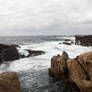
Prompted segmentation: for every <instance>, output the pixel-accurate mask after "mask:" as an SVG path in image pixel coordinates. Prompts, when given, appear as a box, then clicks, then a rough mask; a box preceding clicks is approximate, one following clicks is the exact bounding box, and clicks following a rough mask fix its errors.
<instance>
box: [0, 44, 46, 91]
mask: <svg viewBox="0 0 92 92" xmlns="http://www.w3.org/2000/svg"><path fill="white" fill-rule="evenodd" d="M23 52H24V53H23ZM25 53H27V54H26V55H25ZM44 53H45V52H44V51H39V50H30V49H26V50H25V49H21V47H20V46H18V45H5V44H0V64H1V63H3V62H10V61H15V60H18V59H21V58H28V57H33V56H38V55H42V54H44ZM0 92H21V87H20V82H19V78H18V75H17V73H16V72H8V73H5V74H0Z"/></svg>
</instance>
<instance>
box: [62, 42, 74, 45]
mask: <svg viewBox="0 0 92 92" xmlns="http://www.w3.org/2000/svg"><path fill="white" fill-rule="evenodd" d="M63 44H66V45H72V44H71V43H70V42H63Z"/></svg>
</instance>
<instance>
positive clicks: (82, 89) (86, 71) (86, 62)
mask: <svg viewBox="0 0 92 92" xmlns="http://www.w3.org/2000/svg"><path fill="white" fill-rule="evenodd" d="M59 60H60V61H59ZM48 71H49V75H50V76H51V77H54V78H56V79H57V78H58V80H62V81H63V82H64V83H66V84H68V85H69V86H70V87H71V89H72V92H75V91H77V92H92V82H91V81H92V52H88V53H84V54H81V55H80V56H77V57H76V58H74V59H69V57H68V54H67V53H66V52H63V54H62V56H60V57H58V56H54V57H53V58H52V59H51V68H49V69H48Z"/></svg>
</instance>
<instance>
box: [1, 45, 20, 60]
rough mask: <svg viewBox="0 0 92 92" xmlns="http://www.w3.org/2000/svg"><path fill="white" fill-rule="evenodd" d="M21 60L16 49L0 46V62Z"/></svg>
mask: <svg viewBox="0 0 92 92" xmlns="http://www.w3.org/2000/svg"><path fill="white" fill-rule="evenodd" d="M19 58H20V56H19V53H18V50H17V49H16V47H14V46H13V45H11V46H9V45H4V44H0V62H2V61H13V60H16V59H19Z"/></svg>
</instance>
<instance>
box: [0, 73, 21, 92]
mask: <svg viewBox="0 0 92 92" xmlns="http://www.w3.org/2000/svg"><path fill="white" fill-rule="evenodd" d="M0 92H21V88H20V83H19V79H18V76H17V74H16V73H15V72H9V73H6V74H1V75H0Z"/></svg>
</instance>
